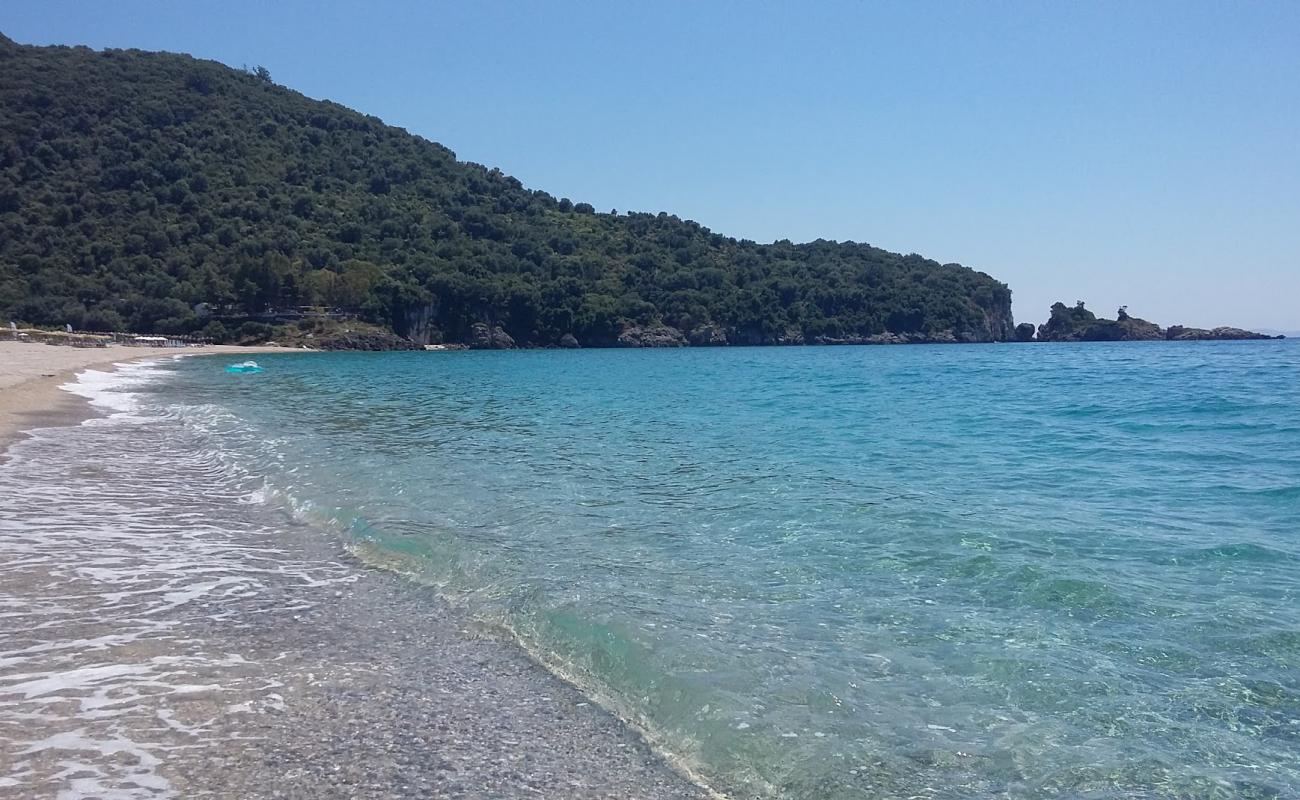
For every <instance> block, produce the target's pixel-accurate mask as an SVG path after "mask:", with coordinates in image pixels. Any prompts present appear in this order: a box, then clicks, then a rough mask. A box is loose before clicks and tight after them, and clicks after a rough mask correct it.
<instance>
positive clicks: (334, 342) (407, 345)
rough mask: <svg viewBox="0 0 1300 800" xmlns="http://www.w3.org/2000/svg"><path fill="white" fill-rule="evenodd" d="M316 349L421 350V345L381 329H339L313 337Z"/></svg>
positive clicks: (312, 344)
mask: <svg viewBox="0 0 1300 800" xmlns="http://www.w3.org/2000/svg"><path fill="white" fill-rule="evenodd" d="M310 344H311V346H312V347H313V348H314V349H316V350H421V349H423V345H420V344H417V343H415V342H412V341H411V340H410V339H404V338H402V337H401V336H398V335H397V334H395V333H389V332H388V331H383V330H346V329H345V330H341V331H336V332H332V333H327V334H324V335H321V336H316V337H314V338H313V339H312V340H311V342H310Z"/></svg>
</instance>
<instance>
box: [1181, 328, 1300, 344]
mask: <svg viewBox="0 0 1300 800" xmlns="http://www.w3.org/2000/svg"><path fill="white" fill-rule="evenodd" d="M1165 337H1166V338H1167V339H1169V340H1171V341H1178V342H1186V341H1224V340H1227V341H1235V340H1241V339H1285V338H1286V337H1285V336H1270V335H1269V334H1267V333H1256V332H1254V331H1248V330H1245V329H1243V328H1231V327H1228V326H1226V325H1225V326H1222V327H1218V328H1212V329H1209V330H1207V329H1205V328H1188V327H1184V326H1182V325H1170V326H1169V330H1168V331H1166V332H1165Z"/></svg>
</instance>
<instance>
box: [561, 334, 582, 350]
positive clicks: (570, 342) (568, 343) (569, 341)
mask: <svg viewBox="0 0 1300 800" xmlns="http://www.w3.org/2000/svg"><path fill="white" fill-rule="evenodd" d="M559 344H560V347H563V348H564V349H566V350H576V349H578V348H579V347H582V345H581V344H579V343H578V337H576V336H574V335H573V334H571V333H566V334H564V335H563V336H561V337H560V342H559Z"/></svg>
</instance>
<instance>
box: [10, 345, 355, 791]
mask: <svg viewBox="0 0 1300 800" xmlns="http://www.w3.org/2000/svg"><path fill="white" fill-rule="evenodd" d="M130 366H131V367H133V368H134V367H136V366H137V365H130ZM145 372H146V370H145V369H144V368H140V369H136V370H134V372H133V374H132V373H131V372H128V374H127V375H126V377H125V378H124V379H123V378H120V377H117V376H110V377H108V378H101V377H100V375H102V374H103V373H100V374H99V375H96V374H93V373H94V371H88V372H87V373H83V376H82V379H81V380H79V381H78V384H77V385H78V386H80V387H81V391H79V392H78V393H79V394H83V396H87V397H90V398H91V399H92V402H95V401H96V399H98V400H99V401H100V405H101V406H102V407H105V408H109V409H113V410H114V411H115V415H114V417H112V418H116V417H117V416H118V415H126V416H128V417H130V416H137V417H141V418H149V419H154V420H157V419H159V417H158V413H157V412H156V411H151V410H150V409H148V408H146V407H144V406H143V405H142V404H140V403H138V402H136V401H135V400H134V399H131V400H126V399H124V398H127V397H128V396H130V395H131V394H132V393H131V391H130V389H131V387H132V384H131V381H132V380H137V379H138V380H148V379H151V378H150V376H148V375H147V374H145ZM112 418H110V419H112ZM187 435H188V434H186V432H185V431H184V430H183V429H182V428H181V427H180V426H178V425H176V424H159V425H134V424H132V425H126V426H124V425H112V424H104V425H99V426H82V427H77V428H54V429H46V430H43V431H39V432H37V433H36V434H35V435H34V436H33V437H32V438H30V439H26V440H24V441H22V442H19V443H17V444H15V445H14V447H13V449H12V455H13V456H14V457H13V458H11V459H10V460H9V463H8V464H7V465H6V467H5V468H4V469H3V470H0V764H4V765H5V767H6V769H5V773H6V775H5V777H4V779H3V781H2V782H0V797H10V796H12V797H24V798H25V797H69V798H71V797H91V796H93V797H103V798H114V799H115V800H135V798H159V797H168V796H174V795H175V794H176V792H175V791H174V789H173V787H172V784H171V783H170V782H169V780H168V774H169V772H168V770H169V765H172V764H174V763H175V762H176V760H177V759H198V760H201V759H202V758H203V756H202V753H203V751H204V749H205V748H207V747H210V746H212V745H214V744H215V739H214V736H215V734H214V733H213V731H212V723H213V721H214V720H215V719H217V718H219V717H221V716H223V715H230V714H259V713H273V712H274V711H275V710H277V709H281V708H283V707H284V703H285V700H284V697H283V695H282V694H280V693H277V692H276V691H275V690H276V689H277V688H279V687H281V686H283V683H282V682H281V681H279V680H277V679H276V678H275V677H274V675H275V674H276V672H275V670H276V668H277V667H276V665H274V664H264V663H257V662H256V661H255V660H254V659H251V658H249V657H248V656H247V655H246V654H243V653H239V652H226V650H225V648H226V647H229V645H228V644H222V643H221V642H217V641H212V640H210V639H208V638H205V637H207V636H210V634H209V632H210V631H212V630H214V629H219V628H220V626H222V625H247V624H249V621H250V620H253V619H257V618H259V617H260V616H262V615H264V614H266V613H269V612H272V611H274V612H276V613H284V612H286V611H292V610H294V609H298V608H308V607H310V606H311V605H312V604H313V602H314V598H319V597H321V596H322V595H323V593H324V592H325V591H327V590H328V591H331V592H332V588H333V587H336V586H337V584H339V583H340V582H346V581H351V580H353V579H354V577H355V574H354V572H353V571H352V570H351V569H350V568H348V567H346V566H344V565H342V564H338V563H333V562H328V561H319V562H303V561H296V560H294V559H293V558H290V557H289V556H288V555H287V554H286V553H285V552H284V551H283V550H281V549H279V548H277V547H276V546H275V540H274V538H273V536H274V534H275V531H274V530H273V529H271V528H267V527H265V526H264V525H263V524H261V523H260V522H258V521H257V519H255V518H254V517H253V516H251V514H252V513H253V512H256V511H257V510H258V508H259V507H258V506H257V505H250V504H249V503H248V502H247V499H248V497H249V493H250V489H251V487H250V486H249V481H248V480H237V479H235V476H232V473H231V472H230V471H229V470H227V469H226V468H225V467H224V466H223V465H220V464H219V463H217V462H215V461H214V459H213V458H212V456H211V454H208V453H204V452H202V451H201V450H198V449H194V448H193V447H187V445H190V444H192V442H190V441H188V440H186V439H185V437H186V436H187ZM214 464H216V466H214ZM326 587H330V588H329V589H327V588H326ZM214 626H215V627H214ZM222 641H224V640H222ZM236 641H237V639H236ZM281 691H282V690H281ZM190 763H194V762H190Z"/></svg>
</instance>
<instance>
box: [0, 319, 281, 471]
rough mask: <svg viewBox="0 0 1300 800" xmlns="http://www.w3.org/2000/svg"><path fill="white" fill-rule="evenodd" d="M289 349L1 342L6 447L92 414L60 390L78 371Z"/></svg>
mask: <svg viewBox="0 0 1300 800" xmlns="http://www.w3.org/2000/svg"><path fill="white" fill-rule="evenodd" d="M263 352H267V353H284V352H289V351H287V350H286V349H285V348H282V347H236V346H233V345H208V346H206V347H196V348H185V349H178V348H154V347H148V348H145V347H126V346H122V345H110V346H108V347H67V346H57V345H48V344H40V343H36V342H12V341H0V452H3V450H4V449H5V448H6V447H8V445H9V444H10V443H11V442H13V441H14V439H15V438H17V437H18V436H19V435H20V434H21V432H22V431H25V430H31V429H32V428H41V427H45V426H49V425H70V424H73V423H75V422H77V421H78V420H80V419H85V418H86V417H88V416H90V414H91V411H90V408H89V406H88V405H87V404H86V402H85V401H84V400H82V399H81V398H79V397H76V396H75V395H72V394H69V393H68V392H65V391H62V390H61V389H59V387H60V386H62V385H63V384H65V383H67V382H68V381H70V380H72V379H73V378H74V377H75V376H76V374H77V372H79V371H81V370H83V369H87V368H92V367H93V368H99V369H107V368H111V367H112V366H113V365H114V364H118V363H122V362H126V361H139V360H141V359H149V358H160V357H162V358H165V357H168V356H174V355H185V356H191V355H193V356H199V355H225V356H247V355H250V354H255V353H263Z"/></svg>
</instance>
